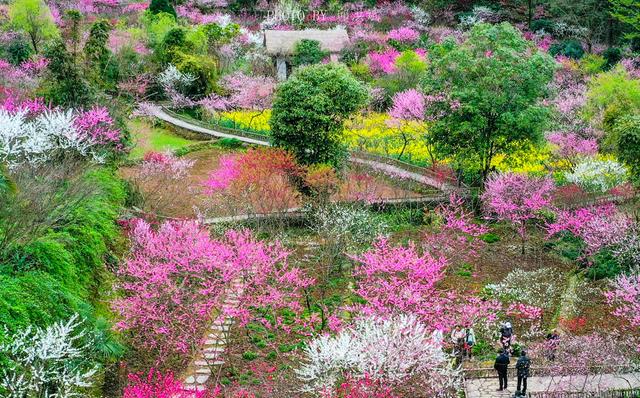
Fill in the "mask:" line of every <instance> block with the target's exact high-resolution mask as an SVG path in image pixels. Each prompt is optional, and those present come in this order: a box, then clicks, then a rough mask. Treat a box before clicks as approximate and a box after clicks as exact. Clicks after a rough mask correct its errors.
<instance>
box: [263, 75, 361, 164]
mask: <svg viewBox="0 0 640 398" xmlns="http://www.w3.org/2000/svg"><path fill="white" fill-rule="evenodd" d="M367 97H368V95H367V90H366V88H365V87H364V86H363V85H362V84H361V83H360V82H358V80H356V79H355V78H354V77H353V75H351V73H350V72H349V70H348V69H347V68H346V67H345V66H342V65H337V64H328V65H312V66H307V67H302V68H300V69H298V70H297V71H296V72H295V73H294V74H293V75H292V76H291V78H289V80H287V81H286V82H284V83H282V84H281V85H280V86H279V87H278V89H277V91H276V95H275V100H274V103H273V110H272V114H271V120H270V125H271V138H272V142H273V144H274V145H275V146H279V147H282V148H284V149H287V150H290V151H291V152H293V153H294V154H295V156H296V157H297V159H298V161H299V162H301V163H302V164H305V165H310V164H316V163H327V164H332V165H334V166H337V165H339V164H340V163H341V162H342V160H343V159H344V157H345V155H346V151H345V148H344V144H343V143H342V141H343V140H342V130H343V123H344V120H345V119H346V118H348V117H349V116H350V115H351V114H353V113H354V112H356V111H357V110H358V109H360V108H362V107H363V106H364V105H365V104H366V102H367Z"/></svg>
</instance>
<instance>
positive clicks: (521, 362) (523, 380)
mask: <svg viewBox="0 0 640 398" xmlns="http://www.w3.org/2000/svg"><path fill="white" fill-rule="evenodd" d="M530 366H531V360H530V359H529V357H528V356H527V353H526V351H524V350H523V351H522V353H521V354H520V358H518V362H516V371H517V373H518V389H517V390H516V397H524V396H526V394H527V378H528V377H529V367H530ZM520 387H522V390H521V389H520Z"/></svg>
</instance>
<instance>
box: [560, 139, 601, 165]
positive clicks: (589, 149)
mask: <svg viewBox="0 0 640 398" xmlns="http://www.w3.org/2000/svg"><path fill="white" fill-rule="evenodd" d="M547 141H549V142H550V143H551V144H553V145H554V149H553V152H554V155H556V156H557V157H559V158H560V159H567V160H569V161H570V162H571V163H572V164H575V163H576V160H577V159H580V158H583V157H590V156H595V155H597V154H598V142H597V140H596V139H595V138H582V137H580V136H578V135H577V134H575V133H562V132H552V133H549V134H547Z"/></svg>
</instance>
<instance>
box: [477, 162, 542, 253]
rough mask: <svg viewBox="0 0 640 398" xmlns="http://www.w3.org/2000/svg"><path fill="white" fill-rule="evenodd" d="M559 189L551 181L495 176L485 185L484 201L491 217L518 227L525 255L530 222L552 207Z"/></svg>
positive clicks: (524, 177) (516, 175)
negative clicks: (553, 199)
mask: <svg viewBox="0 0 640 398" xmlns="http://www.w3.org/2000/svg"><path fill="white" fill-rule="evenodd" d="M554 189H555V185H554V183H553V180H551V179H549V178H536V177H529V176H527V175H525V174H515V173H499V174H493V175H492V176H490V177H489V178H488V179H487V181H486V182H485V191H484V193H483V194H482V201H483V203H484V206H485V208H486V210H487V213H488V215H489V217H492V218H495V219H497V220H502V221H509V222H511V223H512V224H514V225H515V226H516V228H517V230H518V234H519V235H520V238H521V240H522V253H523V254H524V244H525V240H526V237H527V222H528V221H529V220H532V219H535V218H537V217H538V213H539V212H540V211H541V210H543V209H545V208H547V207H549V206H550V205H551V199H552V193H553V190H554Z"/></svg>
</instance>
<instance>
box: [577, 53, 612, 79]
mask: <svg viewBox="0 0 640 398" xmlns="http://www.w3.org/2000/svg"><path fill="white" fill-rule="evenodd" d="M606 65H607V60H606V59H604V57H603V56H601V55H598V54H588V55H586V56H584V57H582V59H581V60H580V69H581V70H582V72H583V73H584V74H585V75H588V76H592V75H595V74H597V73H600V72H602V71H603V70H604V69H605V68H606Z"/></svg>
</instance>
